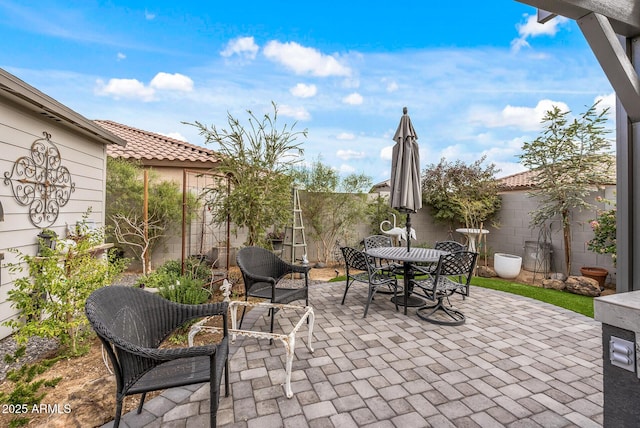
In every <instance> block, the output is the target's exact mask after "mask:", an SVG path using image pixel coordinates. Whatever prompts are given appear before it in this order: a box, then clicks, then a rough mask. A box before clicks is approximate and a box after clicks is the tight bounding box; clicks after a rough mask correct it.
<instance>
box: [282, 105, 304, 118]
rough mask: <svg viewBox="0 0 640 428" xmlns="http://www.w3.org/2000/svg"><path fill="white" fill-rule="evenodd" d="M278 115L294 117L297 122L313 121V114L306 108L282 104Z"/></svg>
mask: <svg viewBox="0 0 640 428" xmlns="http://www.w3.org/2000/svg"><path fill="white" fill-rule="evenodd" d="M278 113H279V114H280V115H282V116H287V117H292V118H294V119H295V120H309V119H311V114H309V112H308V111H307V110H306V109H305V108H304V107H292V106H288V105H286V104H282V105H279V106H278Z"/></svg>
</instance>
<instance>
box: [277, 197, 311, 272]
mask: <svg viewBox="0 0 640 428" xmlns="http://www.w3.org/2000/svg"><path fill="white" fill-rule="evenodd" d="M292 198H293V203H292V205H293V213H292V221H291V226H287V227H286V229H285V235H284V242H283V247H284V248H283V249H284V251H283V255H284V256H285V257H288V258H289V261H290V262H291V263H295V262H296V261H303V260H304V259H306V256H307V241H306V239H305V236H304V224H303V223H302V209H301V208H300V197H299V196H298V189H297V188H295V187H294V188H293V190H292Z"/></svg>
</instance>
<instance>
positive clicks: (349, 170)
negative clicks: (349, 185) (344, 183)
mask: <svg viewBox="0 0 640 428" xmlns="http://www.w3.org/2000/svg"><path fill="white" fill-rule="evenodd" d="M338 172H339V173H340V174H353V173H354V172H356V169H355V168H354V167H352V166H351V165H347V164H345V163H343V164H342V165H340V168H338Z"/></svg>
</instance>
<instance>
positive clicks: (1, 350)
mask: <svg viewBox="0 0 640 428" xmlns="http://www.w3.org/2000/svg"><path fill="white" fill-rule="evenodd" d="M58 345H59V343H58V340H57V339H44V338H42V337H31V338H29V340H28V342H27V350H26V353H25V355H24V356H23V357H21V358H20V359H19V360H18V361H16V362H14V363H7V362H6V360H5V357H6V356H13V355H14V354H15V352H16V350H17V349H18V348H19V346H20V345H18V344H17V343H16V341H15V339H14V338H13V336H9V337H6V338H4V339H2V340H1V341H0V359H1V360H0V382H1V381H4V379H5V378H6V377H7V373H8V372H9V371H10V370H13V369H18V368H20V367H22V366H23V365H25V364H31V363H33V362H35V361H38V360H40V359H42V358H46V357H47V356H49V355H50V354H52V353H53V352H54V351H55V350H56V349H58Z"/></svg>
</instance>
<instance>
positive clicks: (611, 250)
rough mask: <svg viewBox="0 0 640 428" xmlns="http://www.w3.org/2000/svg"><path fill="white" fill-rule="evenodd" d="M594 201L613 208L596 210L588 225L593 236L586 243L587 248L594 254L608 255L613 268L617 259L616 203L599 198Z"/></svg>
mask: <svg viewBox="0 0 640 428" xmlns="http://www.w3.org/2000/svg"><path fill="white" fill-rule="evenodd" d="M596 201H597V202H603V203H605V204H607V205H608V206H613V208H610V209H607V210H598V215H597V217H596V218H595V220H591V222H590V223H589V225H590V226H591V229H593V233H594V235H595V236H594V237H593V239H591V240H590V241H589V242H588V243H587V248H588V249H589V250H590V251H593V252H594V253H598V254H610V255H611V258H612V259H613V264H614V266H615V264H616V257H617V246H616V213H617V211H616V203H615V202H614V201H610V200H608V199H605V198H603V197H601V196H598V197H597V198H596Z"/></svg>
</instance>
